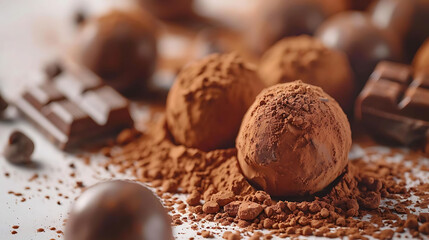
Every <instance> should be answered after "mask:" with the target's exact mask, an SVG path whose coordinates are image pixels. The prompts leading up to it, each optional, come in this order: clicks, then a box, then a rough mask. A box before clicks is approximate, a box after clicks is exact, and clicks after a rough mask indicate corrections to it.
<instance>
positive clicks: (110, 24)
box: [76, 10, 157, 93]
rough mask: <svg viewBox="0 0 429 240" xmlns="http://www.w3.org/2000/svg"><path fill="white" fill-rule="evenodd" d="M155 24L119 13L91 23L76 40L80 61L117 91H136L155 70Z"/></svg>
mask: <svg viewBox="0 0 429 240" xmlns="http://www.w3.org/2000/svg"><path fill="white" fill-rule="evenodd" d="M154 24H155V23H154V22H153V20H152V19H151V18H149V17H144V16H141V15H138V14H137V12H123V11H118V10H115V11H112V12H110V13H107V14H106V15H103V16H101V17H99V18H95V19H91V20H88V21H86V22H85V23H84V25H83V26H82V28H81V31H80V33H79V34H78V37H77V39H76V57H77V60H78V61H79V62H80V63H81V64H82V65H84V66H86V67H88V68H89V69H91V70H92V71H94V72H95V73H96V74H98V75H99V76H100V77H101V78H102V79H103V80H104V81H105V82H106V83H107V84H108V85H110V86H112V87H114V88H115V89H117V90H118V91H120V92H122V93H124V92H127V90H134V89H135V87H136V86H141V85H144V84H145V83H146V82H147V80H148V79H149V78H150V77H151V75H152V73H153V72H154V69H155V63H156V59H157V50H156V46H157V45H156V39H155V30H154Z"/></svg>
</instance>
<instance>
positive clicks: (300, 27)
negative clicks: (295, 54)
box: [247, 0, 328, 54]
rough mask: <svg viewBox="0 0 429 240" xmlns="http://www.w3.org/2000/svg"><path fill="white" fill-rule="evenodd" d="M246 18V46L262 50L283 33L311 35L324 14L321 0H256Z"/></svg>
mask: <svg viewBox="0 0 429 240" xmlns="http://www.w3.org/2000/svg"><path fill="white" fill-rule="evenodd" d="M251 16H252V19H251V20H249V25H250V26H249V27H248V29H249V31H248V32H247V34H248V37H247V39H248V41H249V46H250V48H251V49H252V50H253V51H254V52H255V53H257V54H262V53H263V52H265V50H267V49H268V48H269V47H270V46H271V45H273V44H274V43H276V42H277V41H279V40H280V39H282V38H284V37H287V36H296V35H301V34H309V35H312V34H313V33H314V32H315V31H316V30H317V28H318V27H319V25H320V24H321V23H322V22H323V21H324V20H325V19H326V18H327V17H328V13H327V12H326V11H325V8H324V7H323V6H322V4H321V1H315V0H287V1H284V0H269V1H259V5H258V6H257V7H256V8H255V13H254V14H252V15H251Z"/></svg>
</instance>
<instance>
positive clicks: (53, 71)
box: [45, 62, 63, 79]
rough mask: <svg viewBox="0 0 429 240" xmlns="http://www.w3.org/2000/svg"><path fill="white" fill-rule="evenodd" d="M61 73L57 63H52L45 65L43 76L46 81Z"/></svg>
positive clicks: (60, 67) (61, 70)
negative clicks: (44, 75)
mask: <svg viewBox="0 0 429 240" xmlns="http://www.w3.org/2000/svg"><path fill="white" fill-rule="evenodd" d="M62 72H63V68H62V66H61V64H60V63H59V62H52V63H49V64H48V65H46V67H45V74H46V77H47V78H48V79H53V78H55V77H56V76H58V75H60V74H61V73H62Z"/></svg>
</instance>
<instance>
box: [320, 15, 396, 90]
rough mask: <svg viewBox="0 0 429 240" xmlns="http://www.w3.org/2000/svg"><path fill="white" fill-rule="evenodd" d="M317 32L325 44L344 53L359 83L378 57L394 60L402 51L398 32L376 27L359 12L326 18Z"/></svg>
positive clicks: (365, 77)
mask: <svg viewBox="0 0 429 240" xmlns="http://www.w3.org/2000/svg"><path fill="white" fill-rule="evenodd" d="M316 36H317V37H318V38H319V39H320V40H321V41H322V42H323V43H324V44H325V45H326V46H327V47H330V48H334V49H337V50H340V51H343V52H345V53H346V54H347V56H348V58H349V61H350V64H351V67H352V69H353V71H354V72H355V74H356V76H357V80H358V81H359V83H360V84H359V85H360V86H363V85H364V83H365V82H366V80H367V79H368V77H369V75H370V74H371V72H372V70H374V67H375V65H376V64H377V63H378V62H379V61H381V60H394V61H395V60H396V61H397V60H400V59H401V55H402V50H401V47H400V42H399V40H398V38H397V36H396V35H394V34H393V33H390V32H388V31H383V30H381V29H379V28H377V27H376V26H375V25H374V24H373V23H372V22H371V21H370V19H369V18H368V17H367V16H366V15H365V14H363V13H360V12H343V13H339V14H337V15H335V16H333V17H331V18H329V19H328V20H327V21H326V22H324V23H323V24H322V25H321V26H320V28H319V29H318V30H317V33H316Z"/></svg>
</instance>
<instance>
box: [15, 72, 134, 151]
mask: <svg viewBox="0 0 429 240" xmlns="http://www.w3.org/2000/svg"><path fill="white" fill-rule="evenodd" d="M16 105H17V106H18V108H19V109H20V110H21V111H22V112H23V113H24V114H25V115H26V116H27V117H28V118H29V119H30V120H31V121H32V122H33V123H35V124H36V125H37V126H39V127H40V128H41V130H42V131H43V132H44V133H45V134H46V135H47V136H48V138H49V139H50V140H52V141H53V142H54V143H55V144H56V145H58V146H59V147H60V148H62V149H69V148H72V147H76V146H78V145H82V144H85V143H88V142H89V141H90V140H94V139H96V138H101V137H102V136H105V135H108V134H109V133H113V132H118V131H120V130H121V129H123V128H126V127H132V126H133V120H132V119H131V115H130V113H129V109H128V101H127V100H126V99H125V98H124V97H122V96H121V95H120V94H119V93H118V92H117V91H116V90H114V89H113V88H111V87H109V86H106V85H103V84H102V81H101V80H100V79H99V78H98V77H96V76H95V75H94V74H92V73H91V72H89V71H86V70H85V69H82V68H79V67H77V66H76V65H70V66H69V67H68V68H67V70H66V71H65V72H63V73H61V74H60V75H58V76H57V77H56V78H54V79H53V81H51V82H46V83H43V84H41V85H38V86H34V87H31V88H29V89H28V90H27V91H26V92H24V94H23V95H22V96H21V97H20V98H19V99H18V100H17V101H16Z"/></svg>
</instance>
